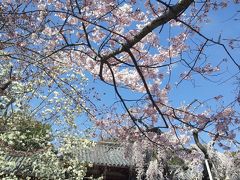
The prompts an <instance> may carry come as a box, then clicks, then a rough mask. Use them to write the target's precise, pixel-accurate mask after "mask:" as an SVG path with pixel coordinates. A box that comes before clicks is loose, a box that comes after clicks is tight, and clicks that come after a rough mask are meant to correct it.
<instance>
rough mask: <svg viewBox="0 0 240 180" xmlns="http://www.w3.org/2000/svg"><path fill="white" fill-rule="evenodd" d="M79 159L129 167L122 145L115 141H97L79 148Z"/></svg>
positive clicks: (95, 163) (97, 163) (103, 164)
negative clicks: (88, 146) (87, 146)
mask: <svg viewBox="0 0 240 180" xmlns="http://www.w3.org/2000/svg"><path fill="white" fill-rule="evenodd" d="M79 159H80V160H82V161H85V162H88V163H92V164H94V165H102V166H113V167H130V166H132V163H131V161H130V160H129V159H128V158H126V157H125V154H124V147H122V146H120V145H119V144H116V143H109V142H98V143H97V144H96V145H95V146H94V147H91V148H90V149H80V150H79Z"/></svg>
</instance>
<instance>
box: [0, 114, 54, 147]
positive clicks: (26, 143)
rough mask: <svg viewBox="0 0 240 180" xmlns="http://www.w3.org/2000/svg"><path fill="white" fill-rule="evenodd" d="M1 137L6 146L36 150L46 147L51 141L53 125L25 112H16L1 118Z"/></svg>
mask: <svg viewBox="0 0 240 180" xmlns="http://www.w3.org/2000/svg"><path fill="white" fill-rule="evenodd" d="M0 123H1V127H4V128H3V131H2V132H1V135H0V139H1V141H2V142H3V144H4V145H5V146H8V147H10V148H11V149H13V150H17V151H34V150H38V149H41V148H44V147H45V146H46V145H48V143H49V142H50V141H51V135H50V132H51V126H50V125H48V124H43V123H41V122H39V121H36V120H35V119H34V118H32V117H31V116H29V115H27V114H26V113H23V112H16V113H13V114H11V116H10V117H6V118H2V119H1V122H0Z"/></svg>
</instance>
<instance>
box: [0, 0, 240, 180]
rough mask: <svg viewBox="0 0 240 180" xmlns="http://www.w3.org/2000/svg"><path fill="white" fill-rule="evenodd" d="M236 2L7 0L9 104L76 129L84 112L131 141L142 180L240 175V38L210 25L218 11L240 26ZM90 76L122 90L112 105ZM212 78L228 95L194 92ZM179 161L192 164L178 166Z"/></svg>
mask: <svg viewBox="0 0 240 180" xmlns="http://www.w3.org/2000/svg"><path fill="white" fill-rule="evenodd" d="M237 8H239V1H237V0H234V1H230V0H219V1H208V0H205V1H193V0H179V1H161V0H139V1H136V0H127V1H115V0H99V1H89V0H84V1H78V0H75V1H74V0H65V1H60V0H42V1H29V0H25V1H21V0H20V1H17V0H15V1H14V0H10V1H4V2H3V3H2V4H1V8H0V15H1V20H0V23H1V27H0V33H1V34H0V40H1V41H0V50H1V58H2V60H1V65H2V67H3V69H4V72H5V73H4V74H3V75H2V77H5V79H4V80H2V83H1V84H2V86H1V91H0V93H1V94H2V96H1V98H5V99H3V100H2V102H4V103H2V104H1V106H2V107H3V109H5V110H8V111H5V112H9V110H10V109H11V106H12V104H15V105H14V108H20V109H21V108H29V107H30V109H31V111H32V112H33V113H34V114H35V116H36V117H44V119H45V120H46V121H50V122H54V123H59V124H61V126H62V127H69V126H71V127H76V129H78V123H77V121H76V120H77V118H76V117H77V116H78V115H79V113H80V112H82V111H84V112H85V113H86V115H87V116H86V117H88V119H89V121H90V122H91V123H90V124H91V128H92V129H95V130H96V132H95V133H92V132H90V133H89V135H93V137H95V136H98V135H100V136H101V137H105V138H112V137H113V138H116V139H118V141H121V142H123V143H124V144H125V146H126V151H127V152H131V153H132V154H133V155H132V157H133V159H134V161H135V163H136V170H137V173H138V178H139V179H141V178H146V179H153V178H155V179H163V178H167V177H168V176H169V177H170V176H172V177H174V178H178V179H184V178H185V179H186V177H189V178H187V179H191V178H196V177H197V178H198V179H201V178H205V179H207V178H209V177H210V176H214V178H215V177H216V178H227V177H229V178H230V179H231V178H232V179H233V178H234V177H236V174H239V173H238V171H237V170H236V169H235V168H234V167H238V166H237V164H234V163H233V164H231V165H229V166H228V165H227V164H228V163H229V162H228V161H227V159H228V158H230V156H231V153H230V155H229V152H230V151H231V150H233V151H237V150H238V148H239V142H238V138H237V135H238V134H239V132H238V130H239V112H238V111H237V109H239V102H240V100H239V99H240V97H239V68H240V65H239V60H238V56H237V54H236V51H237V49H238V48H239V34H237V33H236V32H235V31H232V33H231V34H230V36H229V35H225V36H224V33H223V32H222V33H221V32H216V30H212V32H206V28H207V27H208V26H210V25H211V22H209V20H210V19H211V17H212V16H214V13H215V14H216V13H221V12H224V11H227V12H230V10H231V12H232V10H233V11H234V12H232V14H233V15H234V16H233V17H232V16H230V17H229V19H228V20H227V21H228V22H231V24H232V25H234V24H236V23H238V21H235V20H234V19H237V18H238V11H237ZM229 9H230V10H229ZM207 31H208V30H207ZM217 51H218V53H216V52H217ZM220 52H221V53H220ZM213 53H215V54H213ZM13 71H14V72H15V74H13V73H12V72H13ZM7 76H8V78H6V77H7ZM87 77H88V78H89V79H93V81H94V82H95V83H102V84H101V85H102V86H103V84H105V85H104V87H107V88H109V89H112V90H113V91H114V93H115V96H116V98H112V103H110V104H109V103H104V100H103V99H104V95H103V96H102V94H105V93H106V94H107V93H108V92H109V91H108V90H106V91H105V92H103V91H104V90H103V89H101V88H99V86H97V85H95V86H94V84H93V88H91V89H89V91H88V90H87V88H86V86H84V81H85V79H86V78H87ZM12 83H21V84H23V85H22V87H21V88H22V89H24V96H23V95H22V94H21V93H17V94H18V95H19V96H20V97H21V98H16V95H14V96H12V95H11V93H10V91H9V93H6V92H7V91H6V90H7V88H8V87H9V86H10V84H11V86H12ZM227 83H228V84H229V83H230V84H231V85H233V84H234V87H226V86H224V84H227ZM209 84H217V85H218V86H217V88H219V89H221V88H224V92H228V95H226V94H225V93H223V94H214V93H212V92H214V91H209V94H208V95H206V97H207V98H205V97H202V98H196V97H194V95H192V94H193V93H192V92H193V91H195V89H196V87H197V86H199V85H201V86H210V85H209ZM13 87H14V86H13ZM83 87H84V88H85V89H84V88H83ZM19 88H20V86H18V88H16V89H13V90H11V92H13V93H16V92H17V91H18V90H19ZM184 88H185V89H184ZM214 88H216V87H214ZM181 89H184V91H182V90H181ZM183 92H185V93H186V92H187V93H188V94H189V96H188V97H186V98H187V101H185V100H186V99H181V96H182V93H183ZM204 93H205V92H204ZM229 94H231V96H229ZM173 96H175V97H178V98H174V97H173ZM225 96H226V97H225ZM9 97H14V98H10V100H6V98H7V99H9ZM179 97H180V98H179ZM22 98H24V101H21V102H18V101H19V99H22ZM191 98H192V99H191ZM37 99H38V100H37ZM108 101H109V100H108ZM184 101H185V102H184ZM22 102H27V103H26V104H23V103H22ZM102 102H103V103H102ZM36 104H38V105H37V106H36ZM61 126H59V127H61ZM200 138H204V141H202V140H199V139H200ZM216 148H217V149H218V150H220V149H224V150H226V151H227V152H226V153H220V152H217V150H216ZM236 154H237V155H235V156H234V157H232V156H231V158H233V159H234V158H236V159H237V157H238V153H236ZM173 157H174V158H175V159H174V158H173ZM227 157H228V158H227ZM172 158H173V159H172ZM176 159H181V160H182V161H183V162H184V163H181V164H180V165H179V164H178V166H176V167H175V169H174V168H173V167H172V165H171V162H172V161H174V160H176ZM182 161H181V162H182ZM236 163H237V160H236ZM186 167H188V168H186ZM223 167H224V168H223ZM229 167H233V168H232V169H229ZM220 169H225V171H224V173H223V174H220V172H221V170H220ZM233 172H234V173H233ZM231 174H232V175H231Z"/></svg>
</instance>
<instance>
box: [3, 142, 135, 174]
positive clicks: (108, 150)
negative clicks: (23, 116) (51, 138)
mask: <svg viewBox="0 0 240 180" xmlns="http://www.w3.org/2000/svg"><path fill="white" fill-rule="evenodd" d="M77 151H78V152H79V160H81V161H83V162H87V163H92V164H94V165H101V166H109V167H130V166H132V163H131V161H130V160H129V159H128V158H126V157H125V154H124V147H122V146H120V145H119V144H117V143H112V142H98V143H97V144H96V145H95V146H94V147H91V148H83V149H78V150H77ZM4 158H5V160H6V161H8V162H10V161H11V162H15V163H14V164H15V168H16V169H15V168H14V169H15V170H17V171H18V172H19V171H24V172H25V173H30V172H31V164H32V162H33V161H34V160H35V159H36V158H37V155H36V156H27V157H26V156H21V155H19V156H10V155H6V156H5V157H4ZM12 168H13V166H6V167H4V168H3V169H1V170H0V171H5V172H12V171H14V169H12Z"/></svg>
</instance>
